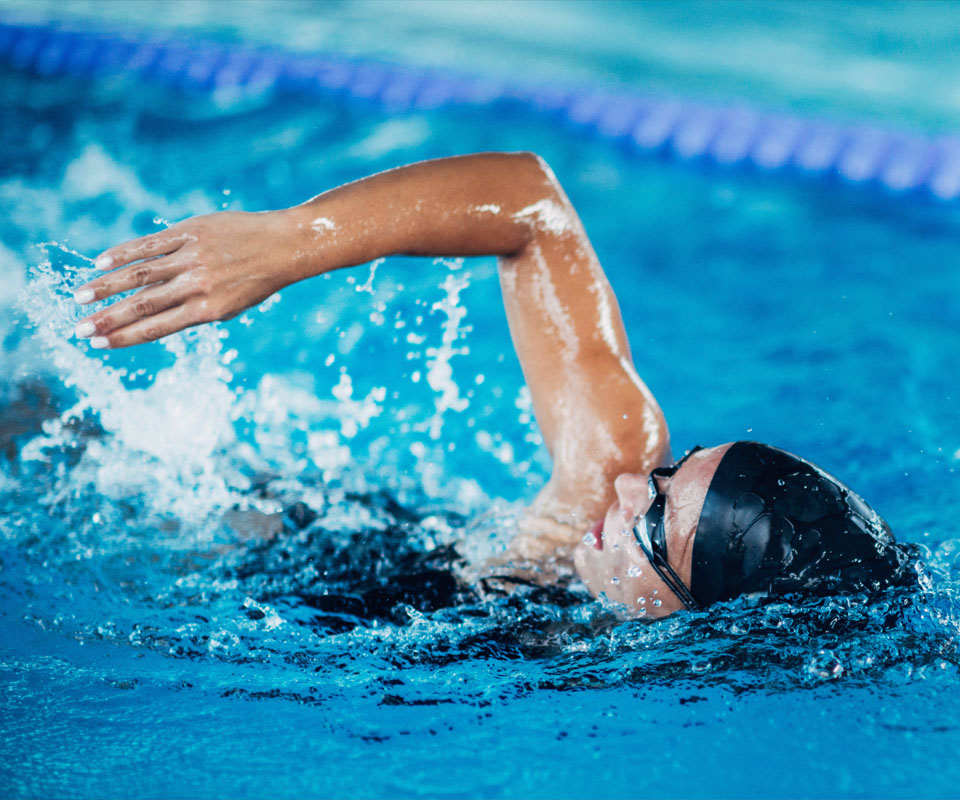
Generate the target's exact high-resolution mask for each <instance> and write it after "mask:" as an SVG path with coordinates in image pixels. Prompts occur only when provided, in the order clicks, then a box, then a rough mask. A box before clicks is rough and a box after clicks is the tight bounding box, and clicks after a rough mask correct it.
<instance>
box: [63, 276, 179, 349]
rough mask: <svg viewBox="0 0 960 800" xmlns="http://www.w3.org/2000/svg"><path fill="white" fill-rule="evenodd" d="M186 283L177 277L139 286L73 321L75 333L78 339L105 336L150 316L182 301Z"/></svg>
mask: <svg viewBox="0 0 960 800" xmlns="http://www.w3.org/2000/svg"><path fill="white" fill-rule="evenodd" d="M189 283H190V282H189V281H188V280H185V279H184V278H182V277H181V278H174V279H173V280H172V281H170V282H169V283H164V284H161V285H159V286H149V287H147V288H146V289H141V290H140V291H139V292H137V293H136V294H134V295H132V296H131V297H126V298H124V299H123V300H120V301H118V302H116V303H114V304H113V305H111V306H108V307H107V308H105V309H103V310H102V311H98V312H97V313H96V314H91V315H90V316H89V317H87V318H86V319H83V320H81V321H80V322H79V323H78V324H77V327H76V330H75V333H76V335H77V337H78V338H81V339H87V338H91V337H97V336H101V337H102V336H106V335H107V334H109V333H111V332H112V331H115V330H119V329H120V328H124V327H126V326H128V325H132V324H133V323H135V322H137V321H139V320H143V319H147V318H148V317H152V316H154V315H156V314H159V313H160V312H161V311H166V310H167V309H169V308H173V307H174V306H177V305H182V304H183V303H184V302H185V301H186V300H187V299H188V298H189V297H190V291H189Z"/></svg>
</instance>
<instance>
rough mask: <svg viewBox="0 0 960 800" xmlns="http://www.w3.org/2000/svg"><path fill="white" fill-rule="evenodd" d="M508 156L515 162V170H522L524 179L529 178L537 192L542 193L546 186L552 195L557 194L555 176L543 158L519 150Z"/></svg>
mask: <svg viewBox="0 0 960 800" xmlns="http://www.w3.org/2000/svg"><path fill="white" fill-rule="evenodd" d="M508 155H509V157H510V158H511V159H512V160H513V161H515V162H516V166H517V169H518V170H522V174H523V175H524V176H525V177H529V179H530V180H531V182H532V183H533V184H534V186H535V187H536V189H537V190H538V191H540V192H541V193H542V191H543V187H544V185H545V184H546V185H548V186H549V188H550V189H551V190H552V191H553V192H554V193H557V189H558V188H559V183H558V182H557V176H556V175H554V174H553V170H552V169H550V165H549V164H548V163H547V161H546V159H545V158H544V157H543V156H540V155H537V154H536V153H534V152H532V151H530V150H520V151H517V152H514V153H509V154H508Z"/></svg>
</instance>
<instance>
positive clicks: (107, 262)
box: [93, 256, 113, 269]
mask: <svg viewBox="0 0 960 800" xmlns="http://www.w3.org/2000/svg"><path fill="white" fill-rule="evenodd" d="M93 266H95V267H96V268H97V269H110V267H112V266H113V259H112V258H110V256H97V259H96V260H95V261H94V262H93Z"/></svg>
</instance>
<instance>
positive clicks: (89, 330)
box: [73, 322, 103, 339]
mask: <svg viewBox="0 0 960 800" xmlns="http://www.w3.org/2000/svg"><path fill="white" fill-rule="evenodd" d="M96 330H97V328H96V326H95V325H94V324H93V323H92V322H80V323H78V324H77V327H76V328H74V329H73V332H74V334H75V335H76V337H77V338H78V339H86V338H87V337H88V336H91V335H92V334H93V333H94V332H95V331H96ZM101 338H103V337H101Z"/></svg>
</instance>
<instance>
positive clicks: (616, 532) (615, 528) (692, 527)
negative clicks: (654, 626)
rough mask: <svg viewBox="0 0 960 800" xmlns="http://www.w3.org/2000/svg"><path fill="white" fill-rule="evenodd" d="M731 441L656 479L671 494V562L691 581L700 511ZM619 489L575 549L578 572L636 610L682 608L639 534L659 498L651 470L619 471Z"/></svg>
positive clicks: (658, 612)
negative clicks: (652, 491) (651, 482)
mask: <svg viewBox="0 0 960 800" xmlns="http://www.w3.org/2000/svg"><path fill="white" fill-rule="evenodd" d="M729 447H730V444H729V443H728V444H724V445H720V446H718V447H710V448H706V449H704V450H700V451H699V452H697V453H694V454H693V455H692V456H691V457H690V458H689V459H687V461H686V462H685V463H684V464H683V466H681V467H680V469H679V470H677V472H676V474H675V475H673V476H671V477H668V478H657V479H655V480H656V483H657V488H658V489H659V490H660V491H661V492H662V493H663V494H664V495H666V498H667V503H666V510H665V514H664V532H665V534H666V540H667V554H668V557H669V561H670V566H671V567H673V569H674V571H675V572H676V573H677V574H678V575H679V576H680V578H681V580H682V581H683V582H684V583H685V584H686V585H687V586H688V587H689V586H690V572H691V566H692V563H693V539H694V535H695V534H696V530H697V522H698V520H699V519H700V511H701V509H702V508H703V501H704V499H705V498H706V496H707V490H708V489H709V487H710V481H711V480H712V479H713V475H714V473H715V472H716V471H717V466H718V465H719V464H720V460H721V459H722V458H723V455H724V453H726V452H727V449H728V448H729ZM614 489H615V491H616V494H617V499H616V500H615V501H614V502H613V503H612V504H611V505H610V508H609V509H607V513H606V514H605V515H604V517H603V519H602V520H600V521H599V522H598V523H597V525H596V526H595V527H594V528H593V529H591V532H590V533H589V534H588V535H587V536H586V537H584V539H585V541H583V542H581V543H580V545H579V546H578V547H577V549H576V551H575V552H574V563H575V564H576V567H577V572H578V574H579V575H580V577H581V578H582V579H583V581H584V582H585V583H586V585H587V588H588V589H590V591H591V593H593V594H594V595H595V596H597V595H599V594H600V593H603V594H605V595H606V596H607V598H608V599H609V600H610V601H612V602H613V603H615V604H617V605H619V606H622V607H623V608H624V610H625V611H626V613H628V614H630V615H634V616H644V617H650V618H655V617H663V616H666V615H668V614H671V613H673V612H674V611H679V610H680V609H682V608H683V607H684V606H683V603H682V602H681V601H680V599H679V598H678V597H677V596H676V595H674V594H673V592H671V591H670V589H669V587H668V586H667V585H666V583H664V582H663V580H661V578H660V576H659V575H657V573H656V571H655V570H654V569H653V568H652V567H651V566H650V563H649V562H648V561H647V557H646V556H645V555H644V554H643V550H641V548H640V545H639V544H638V543H637V540H636V537H635V536H634V534H633V529H634V526H635V525H636V524H637V521H638V520H639V519H640V518H641V517H643V515H644V514H646V513H647V511H648V510H649V508H650V505H651V504H652V503H653V498H652V497H651V496H650V490H649V484H648V480H647V476H646V475H639V474H630V473H624V474H622V475H619V476H617V478H616V480H615V481H614ZM591 538H593V539H594V541H593V542H590V541H589V540H590V539H591Z"/></svg>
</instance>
